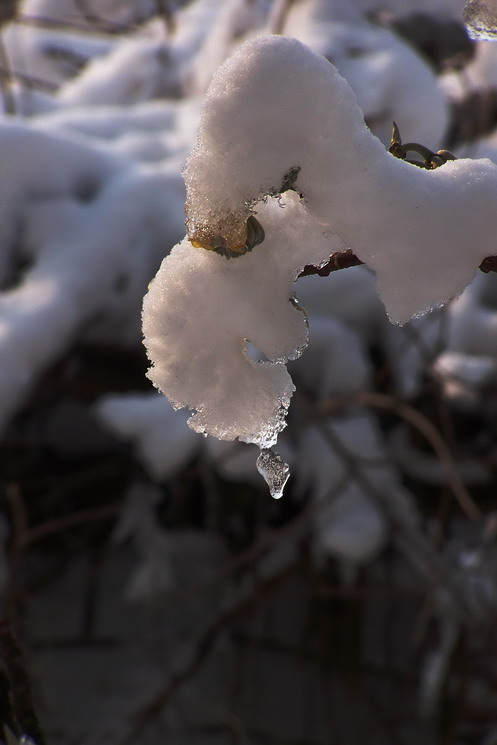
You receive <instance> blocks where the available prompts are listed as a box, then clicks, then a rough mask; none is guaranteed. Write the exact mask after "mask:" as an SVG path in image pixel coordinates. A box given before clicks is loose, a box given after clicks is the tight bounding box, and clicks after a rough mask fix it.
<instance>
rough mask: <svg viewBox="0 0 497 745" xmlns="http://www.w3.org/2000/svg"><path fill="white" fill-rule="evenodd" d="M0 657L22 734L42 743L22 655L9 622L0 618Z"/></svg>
mask: <svg viewBox="0 0 497 745" xmlns="http://www.w3.org/2000/svg"><path fill="white" fill-rule="evenodd" d="M0 658H1V660H2V663H3V666H4V669H5V673H6V676H7V680H8V683H9V687H10V699H11V703H12V711H13V714H14V716H15V718H16V720H17V724H18V725H19V728H20V731H21V732H22V734H25V735H28V736H29V737H30V738H32V739H33V740H34V741H35V742H36V745H44V743H45V738H44V736H43V732H42V730H41V727H40V723H39V721H38V717H37V716H36V712H35V708H34V705H33V696H32V692H31V684H30V681H29V676H28V673H27V671H26V665H25V662H24V656H23V654H22V651H21V647H20V645H19V642H18V641H17V639H16V637H15V635H14V632H13V631H12V628H11V626H10V624H9V623H8V622H7V621H6V620H5V619H0Z"/></svg>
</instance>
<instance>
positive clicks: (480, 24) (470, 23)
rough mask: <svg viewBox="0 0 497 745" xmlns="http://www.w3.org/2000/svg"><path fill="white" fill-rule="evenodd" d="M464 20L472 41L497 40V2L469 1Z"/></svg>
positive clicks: (485, 0)
mask: <svg viewBox="0 0 497 745" xmlns="http://www.w3.org/2000/svg"><path fill="white" fill-rule="evenodd" d="M463 20H464V24H465V26H466V29H467V31H468V34H469V36H470V38H471V39H475V40H483V41H496V40H497V2H496V0H467V2H466V6H465V8H464V12H463Z"/></svg>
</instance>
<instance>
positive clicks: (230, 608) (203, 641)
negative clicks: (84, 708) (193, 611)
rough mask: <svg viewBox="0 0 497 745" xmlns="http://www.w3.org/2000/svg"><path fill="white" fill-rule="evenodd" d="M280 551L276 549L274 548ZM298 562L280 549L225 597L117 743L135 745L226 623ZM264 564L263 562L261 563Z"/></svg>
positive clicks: (207, 651) (208, 650)
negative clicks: (273, 561) (275, 557)
mask: <svg viewBox="0 0 497 745" xmlns="http://www.w3.org/2000/svg"><path fill="white" fill-rule="evenodd" d="M275 550H276V551H277V548H276V549H275ZM297 562H298V556H297V557H296V558H295V557H294V556H289V555H288V553H287V552H285V551H283V552H281V555H279V556H278V558H277V559H276V561H275V563H274V565H273V564H272V563H271V562H269V564H267V565H266V566H265V567H264V566H261V567H260V569H261V571H260V574H257V575H256V573H255V572H254V573H253V574H251V575H250V576H249V577H247V578H246V581H245V582H243V583H242V584H241V585H239V586H238V587H237V588H236V589H233V591H232V593H230V595H229V596H227V597H226V601H225V603H224V604H223V605H222V607H221V609H220V610H219V611H218V612H217V613H216V614H215V616H214V617H213V618H212V619H211V621H210V622H208V623H207V624H206V625H205V626H204V628H203V629H202V630H201V631H200V633H199V634H198V635H197V637H196V639H195V640H192V641H191V642H190V643H189V644H188V646H187V647H186V646H185V647H184V649H183V651H182V652H180V653H179V654H178V657H177V659H176V664H174V662H173V665H172V673H171V676H170V678H169V679H168V681H167V682H166V683H165V685H164V686H162V687H161V688H160V689H159V690H158V691H157V692H156V693H155V694H154V695H152V696H151V697H150V699H149V700H148V701H147V702H146V703H145V704H143V705H142V706H140V707H139V708H137V709H136V710H135V712H133V713H132V714H131V718H130V726H129V729H128V731H127V732H126V733H125V734H124V735H123V736H122V737H121V738H120V739H119V740H118V741H117V742H116V743H115V745H135V743H136V742H138V741H139V739H140V735H141V733H142V732H143V730H144V729H145V727H147V726H148V725H149V724H150V723H151V722H153V721H154V720H155V719H157V717H158V716H160V713H161V712H162V711H163V710H164V708H165V707H166V706H167V704H168V703H169V702H170V701H171V699H172V698H173V696H174V695H175V694H176V693H177V691H178V690H179V688H181V686H182V685H183V683H185V682H186V681H187V680H189V679H190V678H191V676H192V675H193V674H194V673H195V671H196V670H197V669H198V668H199V666H200V665H201V664H202V662H203V661H204V660H205V658H206V657H207V655H208V654H209V652H210V651H211V649H212V647H213V645H214V644H215V642H216V640H217V639H218V637H219V634H220V633H221V631H222V630H223V629H224V628H226V625H227V624H229V623H230V622H231V621H233V620H234V619H235V618H236V617H237V616H238V615H239V614H240V613H242V612H245V611H247V609H249V608H250V607H251V605H252V604H253V601H254V597H257V596H258V595H260V594H261V593H265V592H268V591H269V590H270V589H271V588H272V587H273V586H274V585H275V584H277V583H278V582H280V581H281V580H282V579H283V578H284V577H286V576H287V575H288V574H289V572H291V571H292V570H293V569H294V568H295V566H296V564H297ZM262 563H263V562H262Z"/></svg>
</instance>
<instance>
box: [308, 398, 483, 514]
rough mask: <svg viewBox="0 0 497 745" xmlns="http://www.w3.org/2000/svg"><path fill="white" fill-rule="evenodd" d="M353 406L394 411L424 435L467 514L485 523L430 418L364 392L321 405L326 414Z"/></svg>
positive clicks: (387, 399)
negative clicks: (361, 405)
mask: <svg viewBox="0 0 497 745" xmlns="http://www.w3.org/2000/svg"><path fill="white" fill-rule="evenodd" d="M351 404H355V405H358V404H359V405H360V404H363V405H366V406H371V407H372V408H375V409H383V410H386V411H391V412H392V413H393V414H396V415H397V416H399V417H400V418H401V419H403V420H404V421H405V422H407V423H408V424H410V425H411V426H412V427H414V429H416V430H417V431H418V432H419V433H420V434H421V435H423V437H424V438H425V439H426V440H427V442H428V443H429V444H430V445H431V447H432V448H433V450H434V451H435V453H436V454H437V456H438V459H439V461H440V465H441V466H442V468H443V470H444V471H445V474H446V476H447V482H448V484H449V486H450V488H451V489H452V492H453V494H454V497H455V498H456V500H457V502H458V503H459V506H460V507H461V509H462V510H463V512H464V513H465V514H466V516H467V517H469V519H470V520H472V521H475V522H477V521H479V520H481V517H482V514H481V511H480V510H479V508H478V507H477V505H476V504H475V502H474V501H473V499H472V498H471V495H470V494H469V492H468V490H467V489H466V487H465V486H464V484H463V482H462V480H461V478H460V476H459V473H458V471H457V466H456V463H455V460H454V457H453V455H452V453H451V452H450V450H449V448H448V447H447V444H446V442H445V440H444V439H443V437H442V436H441V434H440V433H439V431H438V430H437V428H436V427H435V426H434V424H432V422H430V420H429V419H428V418H427V417H425V416H424V415H423V414H421V413H420V412H419V411H417V410H416V409H414V408H413V407H412V406H409V404H407V403H405V402H403V401H399V400H398V399H397V398H394V397H393V396H388V395H385V394H383V393H374V392H370V391H361V392H359V393H355V394H352V395H350V396H343V397H337V398H334V399H330V400H329V401H326V402H323V403H321V405H320V407H321V408H322V411H323V412H326V413H327V414H330V413H332V412H333V411H338V410H340V409H342V408H344V407H346V406H350V405H351Z"/></svg>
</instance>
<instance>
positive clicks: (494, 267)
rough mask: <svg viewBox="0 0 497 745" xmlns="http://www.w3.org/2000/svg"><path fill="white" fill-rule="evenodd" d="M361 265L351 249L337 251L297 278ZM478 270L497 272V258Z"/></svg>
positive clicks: (309, 266)
mask: <svg viewBox="0 0 497 745" xmlns="http://www.w3.org/2000/svg"><path fill="white" fill-rule="evenodd" d="M362 264H364V261H361V259H360V258H359V257H358V256H356V255H355V253H354V252H353V251H352V249H350V248H349V249H347V251H338V252H336V253H334V254H331V256H330V258H329V259H328V261H327V262H326V264H324V265H323V266H312V264H308V265H307V266H305V267H304V268H303V269H302V271H301V272H300V274H299V278H300V277H309V276H310V275H312V274H317V275H319V276H320V277H328V276H329V275H330V274H331V273H332V272H336V271H338V270H339V269H349V268H350V267H351V266H361V265H362ZM478 268H479V269H480V271H482V272H485V274H487V273H488V272H497V256H487V257H486V258H485V259H483V261H482V262H481V264H480V266H479V267H478Z"/></svg>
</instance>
